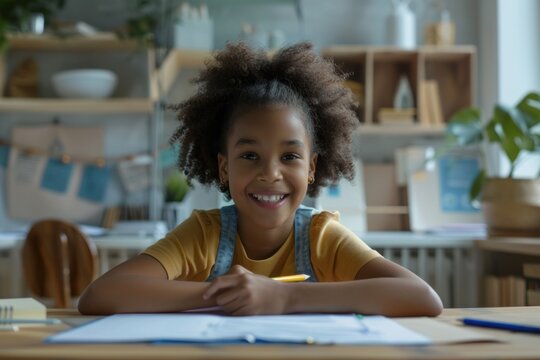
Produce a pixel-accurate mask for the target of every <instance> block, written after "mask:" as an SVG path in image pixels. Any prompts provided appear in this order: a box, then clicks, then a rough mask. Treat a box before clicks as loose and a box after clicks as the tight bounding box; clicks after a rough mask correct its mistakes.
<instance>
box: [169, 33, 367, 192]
mask: <svg viewBox="0 0 540 360" xmlns="http://www.w3.org/2000/svg"><path fill="white" fill-rule="evenodd" d="M344 77H345V76H344V75H342V74H338V72H337V71H336V68H335V66H334V64H333V63H332V62H330V61H328V60H326V59H324V58H322V57H320V56H319V55H317V54H316V53H315V52H314V51H313V49H312V45H311V44H310V43H299V44H296V45H293V46H290V47H287V48H283V49H282V50H280V51H278V52H277V53H276V54H274V55H273V56H271V57H269V56H268V55H267V54H266V53H265V52H264V51H259V50H253V49H251V48H249V47H248V46H247V45H245V44H244V43H236V44H228V45H227V46H226V48H225V49H224V50H223V51H220V52H218V53H217V55H216V56H215V57H214V58H213V59H212V60H209V61H208V62H207V63H206V68H205V69H204V70H202V71H201V73H200V74H199V76H198V77H197V78H196V79H195V80H194V82H195V83H196V84H198V90H197V92H196V94H195V95H193V96H191V97H190V98H189V99H188V100H186V101H184V102H182V103H180V104H178V105H176V106H173V109H175V110H176V111H177V113H178V120H179V121H180V126H179V127H178V128H177V130H176V131H175V132H174V134H173V136H172V137H171V139H170V142H171V144H174V143H175V142H177V141H178V142H179V144H180V154H179V157H178V166H179V168H180V169H181V170H183V171H184V173H185V174H186V176H187V178H188V179H189V180H192V179H196V180H197V181H199V182H200V183H201V184H204V185H215V186H217V187H218V188H219V189H220V190H221V191H222V192H224V193H225V194H226V195H227V196H228V197H229V198H230V193H229V191H228V189H227V188H226V187H225V186H223V185H220V178H219V171H218V160H217V154H218V153H219V152H221V153H223V154H225V153H226V146H225V144H226V138H227V136H228V131H229V129H230V128H231V119H232V118H233V116H232V115H233V113H237V112H238V111H239V110H240V109H244V108H249V107H251V106H265V105H273V104H284V105H288V106H291V107H295V108H297V109H298V110H300V111H302V113H303V114H304V116H303V118H304V119H303V120H304V123H305V126H306V130H307V132H308V134H309V135H310V136H311V140H312V142H311V143H312V144H313V151H315V152H316V153H317V154H318V159H317V167H316V172H315V182H314V183H313V184H310V185H309V187H308V192H307V193H308V194H309V195H310V196H316V195H317V194H318V193H319V190H320V188H321V187H322V186H326V185H329V184H332V183H335V182H336V181H337V180H339V179H340V178H341V177H345V178H346V179H348V180H352V179H353V177H354V166H353V161H352V160H353V159H352V149H351V135H352V132H353V130H354V129H355V128H356V127H357V126H358V125H359V121H358V118H357V116H356V112H355V109H356V103H355V101H354V98H353V96H352V94H351V92H350V90H349V89H347V88H345V87H344V86H343V80H344Z"/></svg>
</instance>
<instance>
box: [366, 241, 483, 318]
mask: <svg viewBox="0 0 540 360" xmlns="http://www.w3.org/2000/svg"><path fill="white" fill-rule="evenodd" d="M362 239H363V240H364V241H365V242H366V243H367V244H368V245H369V246H370V247H371V248H373V249H375V250H377V251H378V252H379V253H380V254H381V255H383V256H384V257H385V258H386V259H388V260H391V261H394V262H395V263H398V264H400V265H402V266H403V267H406V268H407V269H409V270H411V271H412V272H414V273H415V274H417V275H418V276H419V277H421V278H422V279H424V280H425V281H426V282H427V283H428V284H430V285H431V286H432V287H433V289H435V291H437V293H438V294H439V296H440V297H441V300H442V301H443V304H444V307H447V308H448V307H475V306H478V295H477V284H478V280H477V278H478V275H477V274H478V269H477V255H476V252H475V250H474V247H473V244H472V242H473V241H474V239H475V238H474V237H471V236H467V237H465V236H442V235H430V234H412V233H399V232H393V233H386V232H381V233H378V232H373V233H367V234H365V235H364V236H362Z"/></svg>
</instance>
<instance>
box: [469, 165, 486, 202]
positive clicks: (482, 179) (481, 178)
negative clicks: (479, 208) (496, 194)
mask: <svg viewBox="0 0 540 360" xmlns="http://www.w3.org/2000/svg"><path fill="white" fill-rule="evenodd" d="M485 183H486V171H485V170H480V172H478V174H477V175H476V177H475V178H474V180H473V182H472V184H471V188H470V189H469V200H470V201H471V202H474V201H477V200H478V199H479V197H480V193H481V192H482V189H483V188H484V184H485Z"/></svg>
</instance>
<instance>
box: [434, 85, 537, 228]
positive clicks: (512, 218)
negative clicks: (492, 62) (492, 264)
mask: <svg viewBox="0 0 540 360" xmlns="http://www.w3.org/2000/svg"><path fill="white" fill-rule="evenodd" d="M539 124H540V94H539V93H536V92H530V93H528V94H527V95H525V96H524V97H523V99H521V100H520V101H519V102H518V103H517V105H515V106H513V107H507V106H503V105H500V104H496V105H495V106H494V109H493V114H492V115H491V117H490V118H489V119H488V120H487V121H486V122H482V118H481V116H480V111H479V110H478V109H477V108H465V109H462V110H460V111H458V112H457V113H456V114H454V115H453V116H452V117H451V118H450V120H449V122H448V126H447V129H446V136H445V144H444V146H443V148H442V151H440V153H441V152H446V151H448V150H451V149H456V148H459V147H467V146H472V145H482V144H484V143H485V142H488V143H492V144H497V145H498V148H499V149H500V150H501V152H502V154H503V155H504V157H505V158H506V159H507V160H508V163H509V171H508V173H507V174H496V175H494V174H489V175H488V173H487V171H486V169H485V168H483V169H481V170H480V171H479V173H478V174H477V175H476V177H475V179H474V181H473V182H472V185H471V189H470V198H471V200H476V199H477V200H479V201H480V203H481V208H482V212H483V214H484V218H485V221H486V225H487V227H488V232H489V234H490V236H538V235H540V221H539V219H540V180H539V179H538V177H539V176H540V171H539V170H540V169H536V176H535V178H531V179H524V178H517V177H516V173H515V170H516V167H517V166H518V164H519V162H520V161H521V160H523V157H524V156H526V154H527V153H529V154H531V153H539V152H540V129H539V127H538V125H539ZM484 145H485V144H484ZM480 148H481V149H487V147H486V146H481V147H480ZM482 155H483V156H484V160H485V158H486V154H485V153H482ZM483 163H484V164H485V163H486V161H484V162H483Z"/></svg>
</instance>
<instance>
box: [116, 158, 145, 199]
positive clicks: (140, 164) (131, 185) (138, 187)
mask: <svg viewBox="0 0 540 360" xmlns="http://www.w3.org/2000/svg"><path fill="white" fill-rule="evenodd" d="M152 161H153V159H152V157H151V156H149V155H141V156H137V157H135V158H134V159H132V160H126V161H122V162H121V163H119V164H118V173H119V174H120V179H121V180H122V184H123V185H124V188H125V189H126V191H127V192H138V191H142V190H145V189H147V188H148V187H149V186H150V171H151V164H152Z"/></svg>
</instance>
